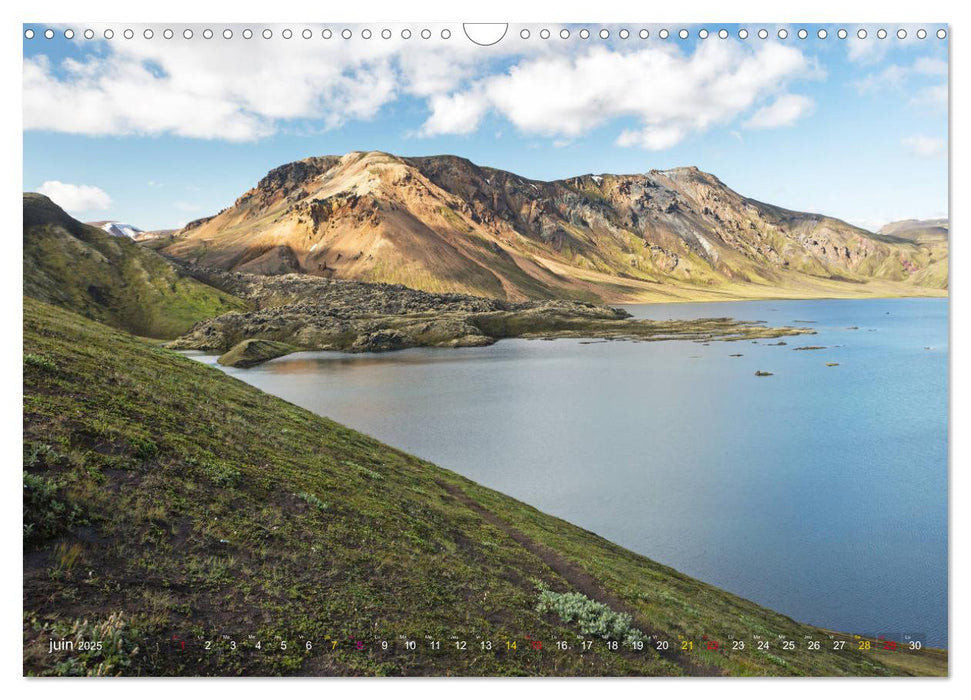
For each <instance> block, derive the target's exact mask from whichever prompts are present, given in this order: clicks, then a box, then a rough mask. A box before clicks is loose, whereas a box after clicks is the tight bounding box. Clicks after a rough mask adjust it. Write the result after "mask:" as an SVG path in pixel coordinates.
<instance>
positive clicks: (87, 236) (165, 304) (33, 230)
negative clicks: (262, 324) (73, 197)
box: [23, 192, 247, 338]
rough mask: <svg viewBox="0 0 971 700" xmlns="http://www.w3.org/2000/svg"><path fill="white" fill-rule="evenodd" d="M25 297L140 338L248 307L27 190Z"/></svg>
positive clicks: (165, 333)
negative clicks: (44, 302) (55, 306)
mask: <svg viewBox="0 0 971 700" xmlns="http://www.w3.org/2000/svg"><path fill="white" fill-rule="evenodd" d="M23 264H24V294H26V295H27V296H31V297H34V298H35V299H40V300H41V301H46V302H48V303H52V304H56V305H58V306H63V307H64V308H66V309H70V310H72V311H76V312H78V313H80V314H83V315H84V316H87V317H88V318H92V319H95V320H97V321H101V322H104V323H108V324H110V325H113V326H115V327H118V328H123V329H125V330H127V331H130V332H132V333H135V334H136V335H142V336H148V337H152V338H174V337H176V336H178V335H181V334H182V333H184V332H185V331H187V330H188V329H189V328H191V327H192V325H193V324H194V323H196V322H197V321H200V320H202V319H204V318H210V317H212V316H217V315H219V314H223V313H226V312H228V311H237V310H242V309H245V308H247V305H246V303H245V302H243V301H241V300H239V299H236V298H235V297H233V296H231V295H229V294H226V293H225V292H221V291H219V290H217V289H214V288H212V287H209V286H208V285H205V284H203V283H201V282H199V281H197V280H195V279H193V278H192V277H189V276H188V275H185V274H183V273H182V272H180V271H179V270H178V269H177V268H176V267H175V266H174V265H172V263H170V262H169V261H168V260H166V259H165V258H163V257H162V256H161V255H159V254H158V253H156V252H154V251H152V250H148V249H146V248H143V247H142V246H140V245H139V244H137V243H135V242H134V241H130V240H128V239H127V238H118V237H115V236H111V235H109V234H107V233H105V232H104V231H101V230H99V229H97V228H94V227H93V226H87V225H85V224H82V223H80V222H79V221H76V220H74V219H72V218H71V217H70V216H68V215H67V214H66V213H65V212H64V211H63V210H62V209H61V208H60V207H58V206H57V205H56V204H54V203H53V202H52V201H51V200H50V199H48V198H47V197H45V196H43V195H39V194H34V193H26V192H25V193H24V259H23Z"/></svg>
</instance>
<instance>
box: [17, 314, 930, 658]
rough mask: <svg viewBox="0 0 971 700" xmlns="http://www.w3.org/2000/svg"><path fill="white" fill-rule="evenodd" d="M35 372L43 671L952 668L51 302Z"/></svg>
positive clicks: (28, 441) (35, 575)
mask: <svg viewBox="0 0 971 700" xmlns="http://www.w3.org/2000/svg"><path fill="white" fill-rule="evenodd" d="M23 372H24V508H25V511H24V517H25V520H24V593H23V600H24V621H23V635H24V650H25V651H24V670H25V672H27V673H31V674H132V675H136V674H141V675H170V674H229V675H234V674H270V675H273V674H336V675H344V674H350V675H383V674H390V675H396V674H405V675H417V674H459V675H493V674H498V675H505V674H531V675H545V674H557V675H572V674H587V675H603V674H611V675H614V674H617V675H626V674H646V675H655V674H659V675H682V674H687V675H698V674H713V675H719V674H754V675H790V674H792V675H800V674H822V675H845V674H864V675H890V674H908V673H920V674H941V673H945V672H946V664H947V660H946V656H945V655H944V654H943V653H942V652H936V651H924V652H922V653H920V654H912V653H910V652H902V651H897V652H886V651H879V650H877V649H876V646H877V644H876V643H875V642H874V643H872V645H871V649H869V650H860V649H859V648H858V647H859V646H860V642H862V641H868V640H855V639H852V638H851V637H848V636H846V635H832V634H830V633H827V632H824V631H822V630H819V629H816V628H812V627H809V626H806V625H802V624H799V623H797V622H794V621H793V620H791V619H789V618H787V617H785V616H783V615H779V614H777V613H774V612H772V611H770V610H767V609H765V608H762V607H759V606H757V605H755V604H753V603H751V602H748V601H745V600H742V599H740V598H738V597H736V596H733V595H730V594H728V593H726V592H724V591H721V590H719V589H717V588H714V587H712V586H709V585H706V584H704V583H701V582H699V581H697V580H694V579H691V578H689V577H687V576H684V575H682V574H680V573H678V572H676V571H674V570H672V569H670V568H667V567H664V566H661V565H660V564H656V563H654V562H652V561H650V560H648V559H646V558H644V557H641V556H638V555H636V554H633V553H631V552H629V551H626V550H624V549H622V548H620V547H618V546H616V545H614V544H611V543H610V542H608V541H605V540H604V539H602V538H600V537H597V536H596V535H594V534H592V533H590V532H587V531H584V530H582V529H580V528H577V527H574V526H572V525H570V524H568V523H566V522H564V521H562V520H558V519H556V518H553V517H550V516H548V515H545V514H543V513H540V512H538V511H537V510H535V509H533V508H531V507H529V506H527V505H525V504H523V503H520V502H518V501H515V500H513V499H511V498H508V497H506V496H503V495H501V494H499V493H496V492H494V491H491V490H489V489H486V488H483V487H481V486H478V485H476V484H474V483H472V482H470V481H468V480H467V479H464V478H462V477H460V476H458V475H457V474H454V473H452V472H449V471H446V470H444V469H440V468H438V467H436V466H434V465H432V464H429V463H427V462H423V461H421V460H419V459H417V458H415V457H412V456H410V455H407V454H405V453H403V452H400V451H398V450H395V449H392V448H390V447H388V446H386V445H384V444H382V443H380V442H378V441H376V440H374V439H371V438H369V437H366V436H364V435H361V434H360V433H357V432H354V431H353V430H349V429H347V428H344V427H342V426H340V425H338V424H336V423H334V422H332V421H329V420H326V419H324V418H321V417H318V416H316V415H314V414H312V413H310V412H308V411H305V410H303V409H300V408H297V407H296V406H293V405H291V404H289V403H287V402H285V401H282V400H280V399H277V398H274V397H272V396H269V395H267V394H264V393H262V392H260V391H258V390H257V389H254V388H252V387H250V386H248V385H246V384H243V383H242V382H239V381H237V380H235V379H232V378H230V377H228V376H226V375H225V374H223V373H222V372H220V371H218V370H217V369H214V368H210V367H206V366H203V365H201V364H198V363H196V362H194V361H192V360H190V359H187V358H185V357H182V356H180V355H178V354H177V353H175V352H172V351H170V350H166V349H163V348H161V347H158V346H156V345H153V344H151V343H149V342H146V341H143V340H140V339H138V338H135V337H132V336H130V335H128V334H125V333H121V332H118V331H116V330H114V329H111V328H109V327H107V326H105V325H102V324H99V323H95V322H92V321H90V320H87V319H85V318H82V317H81V316H79V315H77V314H74V313H71V312H68V311H65V310H63V309H59V308H55V307H53V306H50V305H47V304H43V303H40V302H38V301H35V300H33V299H29V298H25V299H24V362H23ZM739 565H740V566H741V565H744V562H740V563H739ZM706 635H707V639H706V638H705V636H706ZM733 638H734V641H736V642H738V641H741V642H744V643H745V645H746V648H745V649H744V650H740V649H734V650H733V645H732V641H733ZM51 640H56V641H58V642H60V641H61V640H66V641H74V642H75V643H76V644H77V643H80V641H82V640H83V641H86V642H90V641H92V640H95V641H101V642H102V649H101V651H84V652H77V651H76V652H75V653H73V654H72V653H69V652H64V651H55V652H54V653H48V651H49V644H50V642H51ZM614 640H616V641H617V642H618V649H617V650H613V649H612V648H611V644H612V642H613V641H614ZM713 641H717V642H718V643H719V648H718V650H707V649H706V647H707V646H709V645H710V643H711V642H713ZM759 641H765V642H767V643H768V644H769V648H768V649H765V650H761V651H760V650H758V649H757V643H758V642H759ZM811 641H818V642H820V649H819V650H813V649H811V648H810V642H811ZM834 641H837V642H838V641H843V642H844V643H845V649H843V650H841V651H833V650H832V647H833V643H834ZM258 642H259V645H260V646H259V648H258V649H257V648H256V646H257V643H258ZM383 642H386V643H387V647H388V648H387V649H385V648H384V645H383ZM787 642H791V643H792V649H787V648H786V646H788V645H787V644H786V643H787ZM308 643H309V647H308ZM412 643H413V644H414V649H411V648H410V646H411V644H412ZM436 643H437V644H436ZM537 643H540V644H542V649H538V648H534V647H535V646H536V645H537ZM558 643H562V644H563V645H565V646H566V647H567V648H565V649H559V648H558ZM664 643H666V644H667V647H668V648H667V649H662V650H661V651H660V652H658V651H657V650H656V647H657V646H662V647H663V646H664ZM183 644H184V646H183ZM284 644H285V646H286V648H285V649H284V648H283V646H284ZM640 644H643V649H639V648H638V645H640ZM207 645H208V648H207ZM463 645H464V648H462V647H463ZM490 646H491V648H489V647H490ZM682 646H683V647H685V649H684V651H682ZM439 647H440V648H439ZM76 648H77V647H76Z"/></svg>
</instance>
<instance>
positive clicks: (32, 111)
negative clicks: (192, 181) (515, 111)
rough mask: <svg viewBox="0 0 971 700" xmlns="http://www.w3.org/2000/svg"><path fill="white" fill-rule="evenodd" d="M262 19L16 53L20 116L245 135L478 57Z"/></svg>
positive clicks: (367, 115) (420, 80) (457, 47)
mask: <svg viewBox="0 0 971 700" xmlns="http://www.w3.org/2000/svg"><path fill="white" fill-rule="evenodd" d="M270 28H271V29H272V30H273V31H274V32H275V37H274V39H271V40H262V39H260V40H257V39H253V40H250V41H246V40H244V39H241V38H239V37H237V38H235V39H232V40H229V41H225V40H220V41H196V40H193V41H184V40H181V39H176V40H173V41H159V40H153V41H143V40H140V39H135V40H132V41H113V42H108V43H105V44H96V45H93V48H94V50H93V51H91V53H88V54H87V55H85V56H84V58H83V59H81V60H77V59H71V58H69V59H65V60H62V61H59V62H58V61H52V60H51V59H49V58H48V57H47V56H45V55H38V56H34V57H28V58H25V60H24V70H23V79H24V80H23V85H24V87H23V96H24V127H25V128H26V129H37V130H50V131H60V132H68V133H78V134H87V135H96V136H97V135H109V134H110V135H125V134H144V135H157V134H174V135H177V136H183V137H189V138H202V139H222V140H228V141H251V140H255V139H259V138H262V137H266V136H269V135H271V134H273V133H276V132H277V131H279V130H280V129H281V128H283V127H284V126H285V123H286V122H287V121H288V120H297V119H306V120H311V121H312V122H316V123H317V124H318V125H320V126H322V127H324V128H337V127H340V126H341V125H342V124H344V123H346V122H347V121H349V120H367V119H371V118H373V117H374V116H375V115H376V114H377V113H378V111H379V110H380V109H381V108H382V107H383V106H385V105H387V104H389V103H390V102H392V101H394V100H395V99H397V98H398V97H399V96H400V95H401V94H409V95H415V96H418V97H429V96H433V95H441V94H444V93H445V92H447V91H449V90H453V89H455V88H456V87H457V86H458V84H459V83H460V82H461V81H462V80H463V79H465V78H466V77H467V76H469V75H471V74H472V73H474V72H475V71H477V70H479V69H480V68H481V64H482V61H481V54H476V53H475V52H474V51H473V50H472V49H475V48H479V47H475V46H474V45H473V44H471V42H449V43H448V44H445V43H444V42H436V41H430V42H421V43H416V42H415V41H414V40H412V41H411V42H407V41H406V40H404V39H400V38H398V37H397V35H396V36H395V37H394V38H392V39H389V40H378V39H373V40H371V41H344V40H342V39H340V38H339V37H336V36H335V37H334V38H332V39H330V40H323V39H321V38H320V31H321V28H319V27H318V28H312V31H313V32H314V35H315V37H314V40H303V39H298V38H297V37H295V38H294V39H293V40H291V41H283V40H280V39H278V38H277V37H278V35H279V33H280V31H281V30H282V28H281V27H273V26H271V27H270ZM133 29H134V30H135V35H136V36H139V35H140V34H141V33H142V28H140V27H133ZM173 29H175V31H176V34H177V35H178V34H181V32H182V28H181V27H177V26H174V27H173ZM196 31H198V29H196ZM415 31H417V30H415ZM98 33H100V32H98ZM405 46H408V50H407V51H404V50H403V49H404V47H405ZM491 55H492V56H500V55H501V53H499V52H496V51H493V52H492V53H491ZM65 106H69V108H67V109H66V108H65Z"/></svg>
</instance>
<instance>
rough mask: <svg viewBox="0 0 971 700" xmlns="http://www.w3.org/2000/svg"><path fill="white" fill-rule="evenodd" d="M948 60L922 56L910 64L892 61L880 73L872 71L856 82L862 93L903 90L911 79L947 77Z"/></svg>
mask: <svg viewBox="0 0 971 700" xmlns="http://www.w3.org/2000/svg"><path fill="white" fill-rule="evenodd" d="M947 73H948V68H947V61H944V60H942V59H939V58H930V57H928V56H922V57H920V58H917V59H916V60H915V61H914V62H913V63H911V64H910V65H902V64H899V63H892V64H890V65H889V66H887V67H886V68H884V69H883V70H881V71H880V72H878V73H872V74H870V75H867V76H865V77H864V78H862V79H861V80H858V81H857V82H856V88H857V90H859V91H860V93H861V94H866V93H873V92H885V91H886V90H888V89H895V90H903V89H906V88H907V85H908V83H909V82H910V81H913V80H915V79H917V80H919V79H922V78H927V77H931V78H940V77H944V78H946V77H947Z"/></svg>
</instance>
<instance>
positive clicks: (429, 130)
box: [418, 92, 486, 136]
mask: <svg viewBox="0 0 971 700" xmlns="http://www.w3.org/2000/svg"><path fill="white" fill-rule="evenodd" d="M428 104H429V107H430V108H431V111H432V114H431V116H430V117H429V118H428V120H427V121H426V122H425V123H424V124H423V125H422V127H421V129H420V130H419V132H418V134H419V136H433V135H435V134H470V133H472V132H473V131H475V130H476V128H477V127H478V126H479V121H480V120H481V119H482V115H483V114H484V113H485V106H486V102H485V99H484V98H483V96H482V95H478V94H476V93H461V92H460V93H455V94H453V95H434V96H433V97H431V98H430V99H429V101H428Z"/></svg>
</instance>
